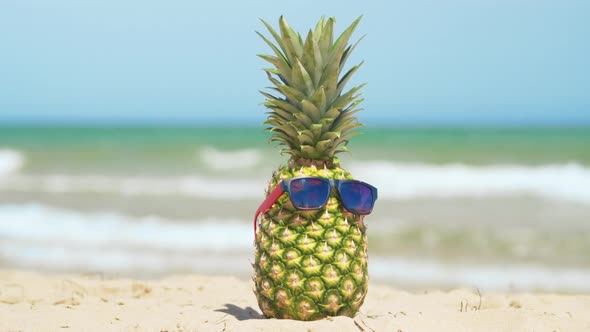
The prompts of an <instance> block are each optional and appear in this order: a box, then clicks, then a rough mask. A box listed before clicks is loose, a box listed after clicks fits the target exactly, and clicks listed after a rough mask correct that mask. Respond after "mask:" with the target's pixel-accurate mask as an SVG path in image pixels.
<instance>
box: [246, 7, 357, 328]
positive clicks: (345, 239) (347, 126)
mask: <svg viewBox="0 0 590 332" xmlns="http://www.w3.org/2000/svg"><path fill="white" fill-rule="evenodd" d="M360 19H361V17H359V18H358V19H357V20H355V21H354V22H353V23H352V24H351V25H350V26H349V27H348V28H347V29H346V30H344V32H342V34H341V35H340V36H339V37H338V38H337V39H336V40H335V41H334V40H333V34H334V33H333V31H334V18H329V19H327V20H326V19H324V18H321V19H320V20H319V22H318V23H317V25H316V27H315V29H314V30H313V31H312V30H310V31H309V32H308V34H307V37H306V38H305V41H304V40H303V39H302V38H301V36H300V35H299V34H298V33H296V32H295V31H294V30H293V29H292V28H291V27H290V26H289V25H288V23H287V21H286V20H285V19H284V18H283V17H282V16H281V18H280V19H279V26H280V33H277V32H276V31H275V30H274V29H273V28H272V27H271V26H270V25H269V24H268V23H266V22H265V21H262V22H263V24H264V25H265V26H266V28H267V29H268V31H269V32H270V34H271V35H272V37H273V38H274V40H275V42H276V44H275V43H273V42H272V41H271V40H269V39H268V38H266V37H265V36H264V35H263V34H261V33H259V32H257V33H258V34H259V35H260V37H262V39H263V40H264V41H265V42H266V43H267V44H268V45H269V46H270V48H271V49H272V50H273V52H274V54H273V55H259V56H260V57H261V58H262V59H264V60H266V61H268V62H269V63H271V64H272V68H268V69H264V71H265V72H266V74H267V75H268V79H269V80H270V81H271V82H272V84H273V87H271V88H270V89H271V90H272V91H273V92H272V93H274V94H272V93H267V92H263V91H261V93H262V94H263V95H264V96H265V97H266V102H265V103H264V106H266V107H267V108H269V109H270V111H269V112H268V113H267V114H268V119H267V120H266V122H265V124H267V125H269V128H267V129H268V130H269V131H270V132H271V134H272V136H271V141H272V142H278V144H279V145H281V146H282V150H281V153H282V154H288V155H290V159H289V162H288V165H287V166H284V167H280V168H279V169H278V171H276V172H275V173H274V174H273V176H272V179H271V181H270V183H269V185H268V188H267V195H268V193H270V192H271V191H272V190H273V189H274V188H275V187H276V186H277V185H278V184H279V183H280V182H281V180H283V179H288V178H293V177H301V176H317V177H324V178H333V179H352V175H351V174H350V173H349V172H348V171H346V170H345V169H343V168H341V167H340V165H339V161H338V159H337V158H336V155H337V154H338V153H341V152H345V151H347V148H346V145H347V144H348V139H349V138H350V137H352V136H354V135H355V134H357V132H356V131H354V129H356V128H358V127H360V126H362V125H361V124H360V123H358V122H357V120H356V118H355V117H354V114H355V113H356V112H358V111H359V110H361V109H360V108H359V107H358V105H359V104H360V103H361V102H362V100H363V99H362V98H361V94H360V93H359V90H360V89H361V88H362V87H363V86H364V84H363V85H359V86H356V87H353V88H351V89H350V90H348V91H344V88H345V85H346V83H347V82H348V80H349V79H350V77H351V76H352V75H353V74H354V73H355V72H356V71H357V70H358V68H359V67H360V66H361V65H362V62H361V63H360V64H358V65H355V66H353V67H351V68H350V69H349V70H347V71H346V72H344V71H343V69H344V66H345V64H346V60H347V59H348V57H349V56H350V54H351V52H352V51H353V50H354V48H355V47H356V45H357V44H358V42H356V43H355V44H353V45H352V44H348V41H349V39H350V37H351V35H352V33H353V32H354V30H355V28H356V26H357V25H358V23H359V22H360ZM359 41H360V40H359ZM343 72H344V74H343V75H341V74H342V73H343ZM288 196H289V195H288V193H285V194H283V195H282V196H281V197H280V198H279V200H278V201H277V202H276V203H275V204H274V205H273V206H272V207H271V208H270V210H268V212H267V213H266V214H264V215H262V216H261V218H260V219H259V221H258V231H257V232H256V235H255V262H254V264H253V266H254V277H253V279H254V293H255V294H256V297H257V299H258V304H259V306H260V308H261V310H262V312H263V313H264V315H265V316H266V317H268V318H284V319H297V320H316V319H321V318H324V317H327V316H340V315H343V316H350V317H352V316H354V315H355V313H356V312H357V311H358V310H359V308H360V306H361V305H362V303H363V301H364V299H365V296H366V294H367V286H368V274H367V238H366V227H365V225H364V223H363V217H362V216H358V215H354V214H352V213H350V212H349V211H347V210H346V209H345V208H344V207H343V205H342V203H341V202H340V200H339V198H338V196H337V194H336V193H335V190H334V191H333V192H332V193H331V196H330V198H329V200H328V203H327V204H326V206H325V208H322V209H320V210H305V211H301V210H297V209H295V208H294V207H293V205H292V203H291V201H290V200H289V197H288Z"/></svg>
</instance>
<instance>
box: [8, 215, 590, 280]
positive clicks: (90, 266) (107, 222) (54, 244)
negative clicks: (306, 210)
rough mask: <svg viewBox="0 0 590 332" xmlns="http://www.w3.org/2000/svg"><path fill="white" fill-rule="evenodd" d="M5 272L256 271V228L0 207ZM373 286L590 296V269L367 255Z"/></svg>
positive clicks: (240, 224)
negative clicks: (8, 269)
mask: <svg viewBox="0 0 590 332" xmlns="http://www.w3.org/2000/svg"><path fill="white" fill-rule="evenodd" d="M0 220H2V223H0V257H1V258H2V260H3V264H4V266H7V265H6V264H10V266H13V267H15V266H16V267H26V268H35V269H38V268H42V269H48V270H54V271H55V270H62V271H63V270H65V271H94V272H96V271H100V272H103V273H111V274H121V273H131V274H134V273H139V274H140V275H146V274H152V275H164V274H170V273H177V272H192V273H207V274H234V275H240V276H242V277H247V276H249V275H251V273H252V267H251V266H250V264H249V263H250V262H251V261H252V258H253V251H254V250H253V246H252V229H251V227H250V224H249V223H248V222H246V221H241V220H218V219H212V218H211V219H204V220H183V221H179V220H166V219H162V218H160V217H155V216H154V217H128V216H123V215H118V214H112V213H101V214H84V213H80V212H76V211H71V210H63V209H56V208H51V207H47V206H43V205H36V204H29V205H2V206H0ZM369 262H370V263H369V273H370V275H371V278H372V280H375V281H378V282H386V283H392V282H393V283H398V284H399V283H400V282H401V283H408V284H412V285H417V286H425V287H432V286H448V287H455V286H462V287H465V286H472V287H477V288H480V289H482V290H519V291H520V290H530V291H535V290H556V291H590V284H589V283H588V282H587V281H588V280H589V279H590V270H588V269H586V268H563V267H550V266H542V265H526V264H525V265H522V264H519V265H514V264H512V265H511V264H482V263H469V264H468V263H448V262H446V263H445V262H441V261H435V260H427V259H418V258H402V257H385V256H374V255H370V259H369Z"/></svg>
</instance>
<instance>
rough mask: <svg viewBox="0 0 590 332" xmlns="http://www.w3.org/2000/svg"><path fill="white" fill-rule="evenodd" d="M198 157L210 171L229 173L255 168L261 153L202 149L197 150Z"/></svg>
mask: <svg viewBox="0 0 590 332" xmlns="http://www.w3.org/2000/svg"><path fill="white" fill-rule="evenodd" d="M199 157H200V159H201V160H202V161H203V162H204V163H205V164H206V165H207V166H208V167H209V168H211V169H214V170H217V171H230V170H239V169H249V168H252V167H255V166H256V165H258V164H259V163H260V159H261V153H260V151H258V150H256V149H243V150H227V151H221V150H217V149H215V148H213V147H204V148H202V149H201V150H199Z"/></svg>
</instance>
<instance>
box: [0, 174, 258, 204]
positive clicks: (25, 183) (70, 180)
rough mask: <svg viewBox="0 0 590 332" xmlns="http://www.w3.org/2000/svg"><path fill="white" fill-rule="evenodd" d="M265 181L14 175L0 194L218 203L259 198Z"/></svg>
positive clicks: (4, 182) (0, 188)
mask: <svg viewBox="0 0 590 332" xmlns="http://www.w3.org/2000/svg"><path fill="white" fill-rule="evenodd" d="M267 181H268V180H264V179H258V180H249V179H228V178H211V177H204V176H197V175H193V176H176V177H157V176H106V175H42V176H36V175H18V176H17V175H15V176H11V177H10V178H6V179H1V178H0V192H1V191H6V192H45V193H99V194H111V193H117V194H120V195H124V196H169V195H179V196H189V197H198V198H208V199H219V200H240V199H243V198H258V199H259V198H262V197H263V190H264V188H265V186H266V182H267Z"/></svg>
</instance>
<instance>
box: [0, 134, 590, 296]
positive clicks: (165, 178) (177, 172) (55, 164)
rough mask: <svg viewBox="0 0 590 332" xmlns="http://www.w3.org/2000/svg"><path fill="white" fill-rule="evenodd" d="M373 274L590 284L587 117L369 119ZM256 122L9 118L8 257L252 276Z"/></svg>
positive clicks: (495, 285) (365, 140) (588, 287)
mask: <svg viewBox="0 0 590 332" xmlns="http://www.w3.org/2000/svg"><path fill="white" fill-rule="evenodd" d="M362 131H363V135H360V136H357V137H355V138H354V139H353V141H352V142H351V143H350V145H349V149H350V151H351V154H345V155H341V156H340V160H341V163H342V166H343V167H344V168H346V169H348V170H350V171H351V172H352V173H353V175H354V176H355V178H357V179H359V180H362V181H365V182H368V183H371V184H373V185H374V186H376V187H377V188H378V189H379V200H378V201H377V203H376V207H375V210H374V213H373V214H372V215H370V216H367V217H366V219H365V222H366V223H367V225H368V234H369V268H370V276H371V278H372V280H375V281H378V282H383V283H389V284H394V285H404V286H405V285H408V287H410V286H411V287H414V286H417V287H456V286H467V287H477V288H479V289H484V290H488V289H490V290H531V291H535V290H554V291H561V292H568V291H577V292H580V291H584V292H588V291H590V129H584V128H577V129H567V128H564V129H522V128H507V129H494V128H485V129H475V128H471V129H452V128H434V129H428V128H423V129H416V128H368V129H364V130H362ZM268 140H269V135H268V133H266V132H264V130H263V129H262V128H155V127H150V128H123V127H116V128H74V127H64V128H0V267H2V268H26V269H36V270H46V271H58V272H63V271H66V272H83V273H104V274H106V275H117V276H120V275H124V276H126V275H127V276H134V277H154V276H161V275H168V274H177V273H203V274H232V275H236V276H239V277H242V278H248V277H249V276H250V274H251V271H252V268H251V266H250V263H251V261H252V260H253V234H252V218H253V213H254V211H255V210H256V208H257V207H258V205H259V204H260V203H261V201H262V200H263V198H264V188H265V186H266V183H267V181H268V180H269V179H270V176H271V174H272V172H273V170H275V169H276V168H277V167H278V166H279V165H281V164H285V163H286V160H287V156H281V155H280V153H279V149H278V148H277V147H275V146H273V145H271V144H269V142H268Z"/></svg>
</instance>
